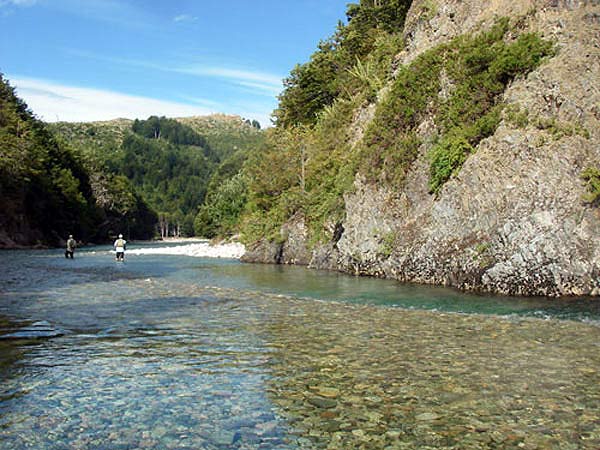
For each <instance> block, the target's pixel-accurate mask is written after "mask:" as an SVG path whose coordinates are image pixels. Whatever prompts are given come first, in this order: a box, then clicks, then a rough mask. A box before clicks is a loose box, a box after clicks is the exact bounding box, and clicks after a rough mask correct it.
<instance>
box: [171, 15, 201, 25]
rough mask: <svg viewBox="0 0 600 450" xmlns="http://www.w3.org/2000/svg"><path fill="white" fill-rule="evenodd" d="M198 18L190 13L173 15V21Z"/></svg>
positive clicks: (189, 20) (188, 20) (191, 20)
mask: <svg viewBox="0 0 600 450" xmlns="http://www.w3.org/2000/svg"><path fill="white" fill-rule="evenodd" d="M197 20H198V18H197V17H196V16H191V15H190V14H180V15H178V16H175V17H173V22H175V23H178V22H195V21H197Z"/></svg>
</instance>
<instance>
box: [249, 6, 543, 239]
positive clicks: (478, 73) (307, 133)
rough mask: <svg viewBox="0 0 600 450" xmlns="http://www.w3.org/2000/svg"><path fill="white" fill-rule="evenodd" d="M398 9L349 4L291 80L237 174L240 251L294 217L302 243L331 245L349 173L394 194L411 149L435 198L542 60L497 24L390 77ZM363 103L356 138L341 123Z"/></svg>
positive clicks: (397, 43)
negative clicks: (425, 164) (424, 156)
mask: <svg viewBox="0 0 600 450" xmlns="http://www.w3.org/2000/svg"><path fill="white" fill-rule="evenodd" d="M409 5H410V2H402V1H378V2H374V1H362V2H361V3H360V4H359V5H349V7H348V13H347V15H348V23H347V25H340V26H339V27H338V30H337V32H336V33H335V35H334V36H333V37H332V38H330V39H329V40H327V41H325V42H324V43H321V44H320V45H319V47H318V49H317V51H316V52H315V53H314V54H313V56H312V57H311V59H310V61H309V62H308V63H306V64H304V65H302V66H297V67H296V68H295V69H294V70H293V71H292V74H291V76H290V77H289V78H288V79H287V80H286V88H285V90H284V92H283V94H282V95H281V96H280V103H279V108H278V109H277V110H276V112H275V117H276V124H277V126H276V129H275V130H272V131H271V132H270V133H269V135H270V139H269V143H268V144H267V145H265V147H264V148H263V149H262V151H261V152H260V153H259V154H257V155H253V156H254V157H253V158H250V159H249V160H248V162H247V164H246V166H245V173H246V174H247V178H248V179H249V180H251V182H250V184H249V185H248V190H247V191H246V192H245V196H246V198H247V199H248V202H247V204H246V206H245V209H244V214H243V216H242V217H243V220H242V231H243V235H244V237H245V239H246V240H247V241H248V242H252V241H255V240H257V239H260V238H261V237H264V236H266V237H267V238H269V239H271V240H277V239H281V238H282V237H281V236H279V229H280V227H281V225H282V224H283V223H284V222H285V221H287V220H289V219H290V218H292V217H293V216H295V215H301V216H302V217H303V218H304V220H305V221H306V223H307V224H308V226H309V228H310V231H311V233H310V235H311V238H312V240H313V242H314V241H316V240H321V239H323V238H331V237H332V234H333V230H335V228H336V224H338V223H340V222H341V220H342V219H343V214H344V206H345V205H344V194H345V193H347V192H349V191H351V190H352V189H353V182H354V180H355V178H356V175H357V174H360V175H361V176H362V177H364V179H365V180H366V181H367V182H369V183H377V184H385V185H388V186H389V187H390V188H391V189H396V190H400V189H402V188H403V186H404V183H405V182H406V175H407V173H408V172H409V171H410V170H412V164H413V163H414V161H415V160H416V158H417V157H418V156H419V154H420V153H421V152H422V144H427V148H429V149H430V150H429V161H430V179H429V186H430V191H431V193H432V194H434V195H435V194H437V193H438V192H439V190H440V189H441V188H442V186H443V185H444V183H445V182H446V181H447V180H448V179H449V178H451V177H452V176H454V175H455V174H457V173H458V172H459V171H460V169H461V167H462V165H463V163H464V162H465V160H466V159H467V158H468V156H469V155H470V154H471V153H473V152H474V151H475V149H476V147H477V145H478V144H479V143H480V142H481V140H482V139H484V138H486V137H488V136H490V135H492V134H493V133H494V132H495V130H496V128H497V126H498V125H499V123H500V120H501V117H502V110H503V108H504V104H503V102H502V94H503V93H504V91H505V89H506V88H507V86H508V84H509V83H510V82H511V81H512V80H514V79H515V78H516V77H520V76H525V75H526V74H527V73H529V72H530V71H532V70H534V69H535V68H536V67H538V66H539V64H540V63H541V62H542V61H543V59H544V58H545V57H547V56H550V55H552V54H553V45H552V44H551V43H550V42H548V41H545V40H543V39H541V37H540V36H539V35H537V34H533V33H522V32H520V31H519V29H518V25H516V24H513V25H511V23H510V22H509V20H508V19H499V20H498V21H497V22H496V24H495V25H494V26H492V27H491V28H490V29H489V30H487V31H484V32H481V33H479V34H473V35H463V36H460V37H457V38H455V39H453V40H452V41H450V42H449V43H447V44H445V45H440V46H438V47H436V48H433V49H431V50H429V51H426V52H424V53H423V54H422V55H421V56H419V57H418V58H416V59H415V60H414V61H413V62H412V63H410V64H408V65H405V66H400V67H398V68H397V69H396V70H395V71H394V70H393V66H394V64H393V58H394V56H395V55H396V54H397V53H398V52H399V51H400V49H401V48H402V35H401V32H402V26H403V20H404V18H405V15H406V11H407V8H408V7H409ZM369 105H372V107H374V108H375V109H374V117H373V119H372V120H371V121H370V123H369V125H368V127H367V128H366V131H365V133H364V136H362V137H359V138H358V139H357V137H356V135H355V133H356V132H355V129H354V128H353V125H352V124H353V122H354V121H356V120H357V112H360V111H365V110H366V109H367V108H368V107H369ZM431 118H432V119H433V123H432V124H431V130H432V131H431V132H430V133H427V135H425V136H424V135H423V133H422V132H421V131H420V130H419V126H420V125H421V124H422V123H423V121H424V120H425V119H431ZM424 139H426V140H427V141H426V142H425V141H424Z"/></svg>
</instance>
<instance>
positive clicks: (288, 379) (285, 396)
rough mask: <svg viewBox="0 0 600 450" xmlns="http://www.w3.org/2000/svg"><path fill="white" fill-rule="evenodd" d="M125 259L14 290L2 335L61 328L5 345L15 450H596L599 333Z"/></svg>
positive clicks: (5, 416) (4, 436)
mask: <svg viewBox="0 0 600 450" xmlns="http://www.w3.org/2000/svg"><path fill="white" fill-rule="evenodd" d="M89 258H90V259H92V258H96V256H89ZM82 259H83V257H82ZM98 259H99V261H100V257H98ZM75 261H76V262H77V260H75ZM102 261H103V259H102ZM42 262H43V261H42ZM84 262H85V261H80V263H81V264H83V263H84ZM69 263H70V262H69ZM137 263H138V264H141V262H137ZM36 264H41V262H40V263H36ZM65 264H66V263H65ZM88 264H89V263H88ZM127 264H128V263H126V265H125V266H117V268H115V269H114V270H113V269H111V270H110V271H106V270H104V269H102V270H100V269H101V268H102V267H103V266H99V267H98V269H96V270H98V272H97V273H96V272H91V271H88V269H86V270H82V271H79V272H73V276H71V275H70V273H71V272H63V273H61V272H60V271H55V272H53V273H52V277H49V276H46V277H45V278H44V277H42V276H40V277H39V278H33V277H32V278H31V279H30V278H27V277H25V278H23V279H19V280H17V281H18V282H15V283H10V284H7V285H5V287H6V289H5V291H4V292H3V295H2V296H0V306H2V308H0V313H2V312H3V313H4V314H6V313H7V312H9V311H10V312H11V319H10V321H5V320H0V328H1V330H0V334H12V335H13V337H14V335H15V333H19V330H22V329H25V330H27V329H29V330H31V329H32V327H33V328H34V329H35V327H36V326H35V322H32V323H29V322H28V321H27V320H24V319H26V318H27V317H30V318H31V320H34V319H35V320H44V321H45V322H42V324H43V326H44V328H45V329H46V328H47V329H60V330H62V331H63V332H61V335H58V334H57V335H56V336H52V335H49V336H47V337H46V338H42V339H40V338H39V337H37V336H36V338H35V339H29V340H28V339H14V338H10V339H4V340H0V378H1V379H2V384H1V386H2V387H1V389H0V440H1V441H2V442H3V444H5V445H6V446H7V448H24V447H26V446H31V447H35V448H40V449H59V448H86V449H87V448H131V447H135V448H168V449H170V448H173V449H175V448H206V449H226V448H227V449H231V448H234V449H235V448H238V449H297V448H301V449H303V448H306V449H313V448H317V449H318V448H323V449H428V448H430V449H465V448H469V449H490V448H498V449H523V448H524V449H549V448H552V449H596V448H600V391H599V390H598V385H599V383H600V351H599V350H600V348H599V347H600V327H598V326H597V325H596V324H594V323H586V322H576V321H568V320H556V319H547V320H543V319H536V318H525V317H519V316H504V317H501V316H495V315H480V314H460V313H444V312H435V311H419V310H407V309H400V308H390V307H382V306H369V305H351V304H347V303H337V302H332V301H320V300H315V299H308V298H301V297H295V296H288V295H276V294H272V293H265V292H258V291H250V290H246V289H237V288H226V287H207V286H205V285H200V284H197V283H194V282H193V279H188V280H187V281H183V280H182V279H181V278H180V277H176V276H171V275H169V274H168V272H165V273H164V274H163V276H158V275H155V276H149V277H146V278H143V277H137V276H133V274H132V273H130V272H127V271H126V269H127V268H128V267H130V266H131V267H133V266H134V264H136V261H135V260H134V259H133V258H132V259H131V260H130V262H129V264H130V266H128V265H127ZM22 267H24V269H22V270H25V272H26V273H25V275H27V271H28V269H27V267H28V266H27V265H24V266H22ZM117 269H118V270H117ZM171 269H172V267H171ZM32 279H33V280H34V281H35V283H34V284H35V285H33V284H31V280H32ZM28 280H29V281H28ZM61 280H62V283H61V282H59V281H61ZM66 280H68V282H65V281H66ZM15 317H21V319H22V320H21V321H15ZM37 326H38V327H39V326H41V325H40V323H39V322H38V325H37ZM28 327H29V328H28ZM17 336H18V334H17Z"/></svg>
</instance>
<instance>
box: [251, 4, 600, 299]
mask: <svg viewBox="0 0 600 450" xmlns="http://www.w3.org/2000/svg"><path fill="white" fill-rule="evenodd" d="M599 8H600V7H599V5H598V4H597V2H558V1H542V0H520V1H504V0H495V1H493V2H486V1H478V0H468V1H460V2H458V1H454V0H445V1H442V0H415V1H394V0H389V1H386V0H381V1H373V0H364V1H361V2H360V4H358V5H350V6H349V8H348V23H347V24H345V25H343V24H340V26H339V27H338V30H337V31H336V32H335V34H334V35H333V36H332V37H331V38H330V39H328V40H326V41H323V42H321V43H320V44H319V46H318V48H317V51H316V52H315V53H314V54H313V55H312V56H311V58H310V60H309V61H308V62H307V63H305V64H303V65H300V66H298V67H296V68H295V69H294V70H293V71H292V73H291V75H290V77H289V78H288V79H287V80H286V82H285V86H286V89H285V90H284V92H283V93H282V95H281V97H280V103H279V108H278V109H277V110H276V112H275V118H276V121H277V126H276V128H275V129H274V130H273V131H272V132H271V135H272V139H271V140H270V141H269V144H268V145H267V146H265V147H264V149H263V151H262V153H261V154H260V155H256V158H255V160H254V163H250V164H248V165H247V166H246V171H247V173H248V174H249V178H250V179H251V180H253V181H252V182H251V183H250V185H249V189H248V192H247V198H248V201H247V203H246V206H245V209H244V214H243V215H242V218H241V222H240V223H241V229H242V236H243V238H244V239H245V241H246V243H247V244H248V245H249V248H250V251H249V252H248V253H247V255H246V257H245V259H246V260H249V261H263V262H278V263H298V264H309V265H310V266H312V267H316V268H329V269H335V270H342V271H346V272H350V273H355V274H364V275H371V276H381V277H389V278H395V279H399V280H402V281H410V282H420V283H432V284H443V285H450V286H456V287H459V288H462V289H467V290H482V291H491V292H499V293H506V294H517V295H548V296H557V295H586V294H592V295H598V294H600V278H599V276H600V240H598V239H597V236H598V235H600V210H599V209H598V198H600V153H599V152H600V150H599V149H600V135H599V130H600V126H599V125H600V123H599V119H600V114H598V108H599V106H598V105H600V90H599V88H598V86H600V75H599V74H600V54H599V51H598V46H597V42H598V40H597V37H598V35H600V21H599V20H598V17H600V10H599ZM284 155H285V156H284ZM274 167H275V168H276V170H273V168H274ZM267 174H269V175H268V176H267ZM267 178H268V179H269V182H265V181H264V180H265V179H267Z"/></svg>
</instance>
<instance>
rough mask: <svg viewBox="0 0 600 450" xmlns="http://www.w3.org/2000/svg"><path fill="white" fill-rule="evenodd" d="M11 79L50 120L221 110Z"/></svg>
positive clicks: (97, 90) (44, 118)
mask: <svg viewBox="0 0 600 450" xmlns="http://www.w3.org/2000/svg"><path fill="white" fill-rule="evenodd" d="M8 78H9V79H10V82H11V84H12V85H13V86H15V87H16V90H17V93H18V94H19V96H20V97H22V98H23V99H24V100H25V102H26V103H27V104H28V106H29V107H30V108H31V110H32V111H33V112H34V113H35V114H36V115H37V116H38V117H40V118H41V119H42V120H45V121H47V122H55V121H58V120H61V121H67V122H89V121H96V120H109V119H115V118H128V119H136V118H146V117H148V116H151V115H164V116H167V117H184V116H194V115H207V114H211V113H214V112H218V110H217V109H207V108H204V107H199V106H194V105H189V104H185V103H179V102H172V101H164V100H158V99H153V98H148V97H141V96H134V95H128V94H122V93H119V92H114V91H108V90H102V89H91V88H84V87H73V86H66V85H63V84H59V83H53V82H50V81H46V80H38V79H33V78H21V77H8Z"/></svg>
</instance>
